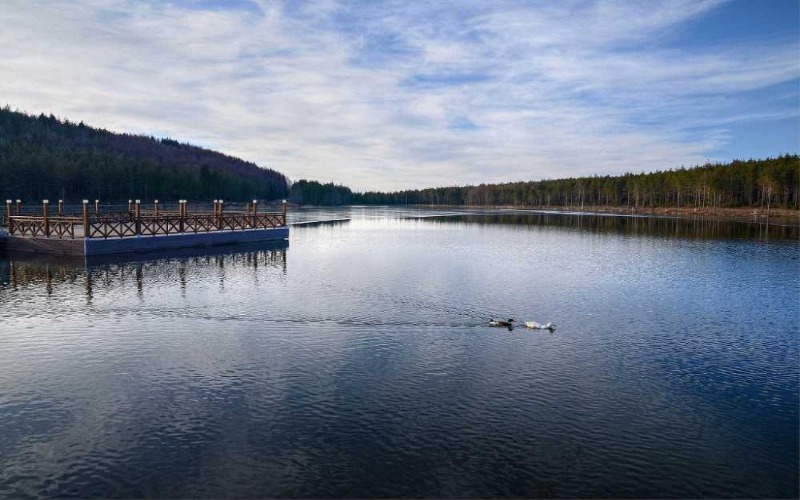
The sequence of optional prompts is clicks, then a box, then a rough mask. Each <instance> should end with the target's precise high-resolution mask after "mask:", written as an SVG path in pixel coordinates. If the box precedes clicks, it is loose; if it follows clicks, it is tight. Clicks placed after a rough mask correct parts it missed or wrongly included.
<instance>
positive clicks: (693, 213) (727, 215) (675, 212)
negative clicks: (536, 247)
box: [541, 206, 800, 227]
mask: <svg viewBox="0 0 800 500" xmlns="http://www.w3.org/2000/svg"><path fill="white" fill-rule="evenodd" d="M541 209H542V210H547V211H551V210H552V211H554V212H555V211H563V210H580V211H581V212H593V213H604V214H626V215H659V216H670V217H680V218H687V219H692V218H696V217H703V218H715V219H726V220H737V221H742V222H759V223H767V222H769V223H770V224H780V225H785V226H795V227H800V210H790V209H785V208H772V209H770V210H769V212H767V210H766V209H763V210H761V209H758V208H751V207H747V208H722V207H717V208H692V207H660V208H659V207H656V208H651V207H639V208H634V207H588V206H584V207H542V208H541Z"/></svg>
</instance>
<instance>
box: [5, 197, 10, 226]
mask: <svg viewBox="0 0 800 500" xmlns="http://www.w3.org/2000/svg"><path fill="white" fill-rule="evenodd" d="M6 224H8V226H9V228H10V227H11V200H6Z"/></svg>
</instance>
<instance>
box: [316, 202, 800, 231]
mask: <svg viewBox="0 0 800 500" xmlns="http://www.w3.org/2000/svg"><path fill="white" fill-rule="evenodd" d="M305 206H311V205H305ZM358 206H378V205H360V204H358ZM385 206H394V207H401V206H414V207H425V208H444V209H447V208H474V209H480V208H484V209H513V210H537V211H542V212H553V213H560V212H586V213H595V214H613V215H644V216H647V215H657V216H662V217H678V218H681V219H693V218H706V219H709V218H710V219H720V220H735V221H739V222H754V223H761V224H766V223H767V222H769V223H770V224H777V225H782V226H792V227H800V210H791V209H786V208H772V209H770V210H769V214H767V210H766V209H758V208H753V207H736V208H730V207H729V208H723V207H717V208H713V207H712V208H708V207H706V208H694V207H652V208H651V207H639V208H634V207H610V206H583V207H575V206H547V207H537V206H530V205H428V204H416V205H410V204H409V205H396V204H395V205H385Z"/></svg>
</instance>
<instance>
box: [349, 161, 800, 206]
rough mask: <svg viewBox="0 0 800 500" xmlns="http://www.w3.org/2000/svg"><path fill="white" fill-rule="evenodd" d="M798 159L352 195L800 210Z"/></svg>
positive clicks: (363, 198)
mask: <svg viewBox="0 0 800 500" xmlns="http://www.w3.org/2000/svg"><path fill="white" fill-rule="evenodd" d="M798 191H800V161H799V159H798V155H796V154H794V155H783V156H779V157H777V158H767V159H763V160H746V161H739V160H736V161H733V162H731V163H727V164H709V165H703V166H698V167H694V168H688V169H687V168H680V169H678V170H667V171H660V172H651V173H639V174H633V173H630V174H625V175H619V176H603V177H599V176H594V177H582V178H569V179H556V180H543V181H530V182H510V183H505V184H481V185H479V186H463V187H461V186H458V187H439V188H430V189H421V190H419V189H418V190H409V191H398V192H393V193H381V192H366V193H357V194H354V195H353V196H352V203H361V204H381V205H386V204H432V205H495V206H496V205H514V206H533V207H584V206H585V207H589V206H597V207H599V206H607V207H631V208H660V207H676V208H677V207H697V208H712V207H770V206H771V207H775V208H777V207H780V208H787V209H794V210H797V209H798V208H800V193H799V192H798Z"/></svg>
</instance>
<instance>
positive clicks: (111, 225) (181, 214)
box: [0, 200, 289, 256]
mask: <svg viewBox="0 0 800 500" xmlns="http://www.w3.org/2000/svg"><path fill="white" fill-rule="evenodd" d="M3 226H4V227H0V250H5V251H22V252H38V253H49V254H57V255H83V256H92V255H110V254H124V253H140V252H154V251H162V250H174V249H179V248H193V247H205V246H215V245H230V244H237V243H253V242H258V241H268V240H280V239H286V238H288V237H289V229H288V227H287V225H286V204H285V203H284V204H283V206H282V211H281V212H258V209H257V204H256V203H255V202H254V203H252V204H251V203H248V204H247V209H246V211H244V212H226V211H224V210H223V203H222V202H220V201H218V200H215V201H214V204H213V211H212V212H203V211H195V212H190V211H189V210H188V208H187V203H186V202H185V201H184V200H181V202H179V204H178V210H177V211H164V210H163V209H160V206H159V204H158V202H155V203H154V204H153V207H152V209H149V210H142V207H141V205H140V203H139V202H138V200H137V203H135V204H134V203H133V202H131V203H129V204H128V210H127V211H125V210H118V211H113V210H105V211H101V210H100V207H99V203H98V202H96V203H95V206H94V211H93V212H92V211H90V209H89V204H88V201H87V200H84V203H83V205H82V207H81V209H80V216H75V215H66V214H65V210H64V209H63V204H62V203H60V202H59V207H58V212H57V213H56V214H54V215H51V214H50V211H49V207H48V202H47V200H44V202H43V203H42V211H41V214H31V213H30V212H28V213H23V211H22V210H21V207H20V204H19V202H18V203H17V206H16V212H15V211H14V209H13V206H12V203H11V201H10V200H8V201H7V203H6V212H5V215H4V217H3Z"/></svg>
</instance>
